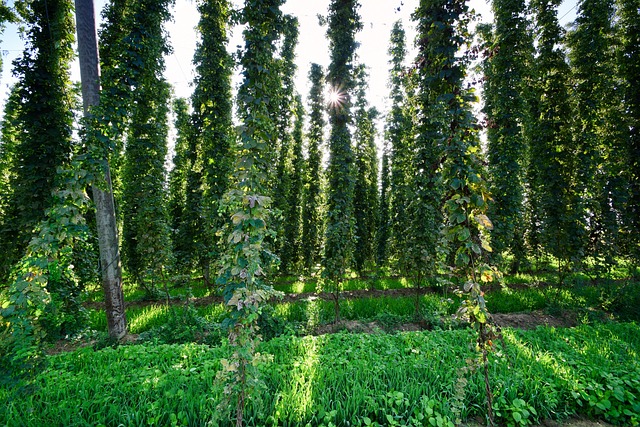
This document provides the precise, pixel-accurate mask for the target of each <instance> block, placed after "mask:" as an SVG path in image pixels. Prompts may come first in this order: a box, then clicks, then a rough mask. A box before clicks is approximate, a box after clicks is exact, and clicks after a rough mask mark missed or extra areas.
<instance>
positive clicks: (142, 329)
mask: <svg viewBox="0 0 640 427" xmlns="http://www.w3.org/2000/svg"><path fill="white" fill-rule="evenodd" d="M486 300H487V306H488V309H489V311H490V312H492V313H522V312H526V313H530V312H544V313H545V315H552V316H555V317H557V318H564V317H566V316H567V315H570V316H573V317H574V318H576V319H575V320H576V321H577V323H592V322H598V321H602V320H608V319H610V318H611V317H612V313H615V316H613V317H616V318H618V319H620V320H634V321H638V320H640V310H638V309H637V307H639V306H640V284H638V283H620V284H609V285H607V286H582V285H581V286H573V287H564V288H557V287H549V286H542V287H524V288H520V289H516V290H514V289H509V288H500V289H498V290H495V291H492V292H490V293H488V294H487V295H486ZM198 302H199V301H198V300H195V301H192V302H190V303H189V304H186V305H185V302H184V301H182V302H181V304H172V305H171V306H170V307H169V306H167V305H166V304H162V303H154V304H145V305H131V306H128V307H127V320H128V324H129V331H130V332H131V333H133V334H142V333H144V334H146V335H145V336H147V337H151V336H154V335H155V336H157V335H163V334H164V332H167V331H171V330H175V329H180V328H181V327H182V329H184V328H187V329H190V330H187V331H183V332H185V334H184V335H185V337H184V339H181V340H179V339H173V340H171V339H170V340H167V339H161V340H160V342H165V343H167V342H169V343H172V342H186V341H191V340H190V339H187V338H188V336H190V335H198V334H197V332H196V331H195V330H194V331H191V329H202V328H201V327H204V329H205V335H202V334H201V335H198V336H199V337H200V338H202V337H203V336H204V337H205V338H207V339H206V340H196V341H199V342H205V343H208V344H217V343H218V341H215V340H214V338H215V337H216V335H215V334H213V335H212V334H208V333H206V331H207V330H208V329H209V330H210V329H215V324H216V323H220V322H222V320H223V319H224V318H225V316H226V315H227V312H226V310H225V307H224V305H223V304H222V303H210V304H207V305H200V304H197V303H198ZM416 302H418V303H419V309H418V311H417V312H416ZM194 303H195V304H194ZM340 305H341V317H342V319H344V320H347V321H358V322H362V323H369V322H375V323H376V324H377V325H378V326H379V327H380V328H381V329H384V330H387V331H390V330H395V329H397V326H398V325H401V324H405V323H418V324H420V325H422V327H423V328H424V329H438V328H440V329H450V328H456V327H458V326H459V323H458V322H456V320H455V319H453V318H452V315H453V314H454V313H455V312H456V310H457V308H458V307H459V306H460V302H459V299H458V297H456V296H455V295H453V294H445V295H443V294H436V293H427V294H424V295H421V296H419V297H418V298H417V299H416V296H397V295H392V296H387V295H384V294H383V295H382V296H380V295H376V296H369V297H364V298H351V299H343V300H341V303H340ZM185 313H186V314H185ZM200 318H201V319H200ZM182 320H184V321H182ZM263 320H264V321H263V323H262V325H261V326H262V328H263V330H265V331H266V333H265V335H266V337H267V338H271V337H273V336H277V335H280V334H282V333H285V332H294V333H295V334H297V335H306V334H313V333H316V332H317V331H318V330H319V329H322V328H324V327H325V326H326V325H329V324H331V323H333V321H334V320H335V314H334V303H333V301H330V300H324V299H321V298H314V297H309V298H305V299H299V300H295V301H281V302H276V303H274V304H273V305H272V306H270V308H269V309H268V310H267V315H266V316H264V319H263ZM189 322H190V323H189ZM106 323H107V322H106V317H105V313H104V310H101V309H100V310H96V309H92V310H90V325H89V327H90V329H93V330H96V331H99V332H102V333H104V332H105V331H106ZM168 323H170V324H169V325H168ZM574 323H575V322H574ZM507 324H510V323H507ZM512 325H513V326H516V325H515V324H512ZM161 329H164V330H165V331H164V332H163V331H161ZM154 331H155V332H154ZM158 331H159V332H160V333H159V334H158V333H156V332H158ZM180 333H182V332H180ZM164 335H166V334H164Z"/></svg>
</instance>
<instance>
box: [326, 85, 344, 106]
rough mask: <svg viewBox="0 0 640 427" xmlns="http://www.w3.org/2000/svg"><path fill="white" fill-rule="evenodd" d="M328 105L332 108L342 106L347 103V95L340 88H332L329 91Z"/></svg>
mask: <svg viewBox="0 0 640 427" xmlns="http://www.w3.org/2000/svg"><path fill="white" fill-rule="evenodd" d="M326 98H327V104H329V106H330V107H332V108H337V107H339V106H341V105H342V104H343V103H344V101H345V94H344V92H342V91H341V90H340V89H339V88H335V87H330V88H329V89H328V90H327V95H326Z"/></svg>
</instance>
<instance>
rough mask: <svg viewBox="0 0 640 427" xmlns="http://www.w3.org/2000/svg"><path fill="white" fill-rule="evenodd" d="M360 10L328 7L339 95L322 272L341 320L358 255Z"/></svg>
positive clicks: (332, 82) (342, 0) (332, 75)
mask: <svg viewBox="0 0 640 427" xmlns="http://www.w3.org/2000/svg"><path fill="white" fill-rule="evenodd" d="M358 8H359V3H358V1H357V0H333V1H332V2H331V4H330V5H329V16H328V29H327V37H328V38H329V49H330V52H331V53H330V56H331V64H330V65H329V70H328V73H327V84H328V85H329V90H330V91H332V92H333V93H335V97H334V102H332V103H330V105H329V124H330V126H331V132H330V136H329V154H330V157H329V166H328V170H327V175H328V185H329V188H328V191H327V225H326V230H325V246H324V259H323V267H324V272H323V274H324V276H325V277H326V278H327V279H328V280H329V281H330V282H331V286H332V288H333V289H332V292H333V296H334V303H335V312H336V319H339V318H340V306H339V294H340V286H341V282H342V280H343V278H344V275H345V273H346V272H347V269H348V268H349V267H350V265H351V260H352V256H353V225H354V220H353V190H354V170H353V163H354V157H353V149H352V146H351V133H350V131H349V124H350V123H351V121H352V113H351V104H352V101H351V96H352V91H353V89H354V85H355V79H354V77H355V76H354V72H355V70H354V59H355V51H356V47H357V44H356V41H355V34H356V32H358V31H359V30H360V29H361V28H362V22H361V21H360V16H359V15H358V12H357V10H358Z"/></svg>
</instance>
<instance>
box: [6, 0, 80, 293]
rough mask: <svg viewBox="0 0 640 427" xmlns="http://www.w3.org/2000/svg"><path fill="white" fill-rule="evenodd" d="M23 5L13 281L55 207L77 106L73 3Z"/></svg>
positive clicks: (13, 154) (9, 246) (14, 138)
mask: <svg viewBox="0 0 640 427" xmlns="http://www.w3.org/2000/svg"><path fill="white" fill-rule="evenodd" d="M17 6H18V7H19V8H18V12H19V14H20V17H21V19H22V20H23V21H24V23H25V25H26V39H27V47H26V48H25V51H24V53H23V55H22V57H21V58H19V59H18V60H16V61H15V63H14V64H13V67H14V73H15V74H16V76H17V77H18V82H17V84H16V86H15V88H14V89H13V92H12V100H11V102H10V103H9V106H10V108H9V114H8V115H5V119H4V126H3V133H4V135H6V136H4V135H3V140H4V138H7V140H8V141H7V145H6V146H5V145H4V142H3V154H4V156H3V158H4V163H5V164H7V168H6V169H5V173H6V174H8V175H7V178H5V179H6V180H7V187H6V189H7V190H8V191H7V193H5V194H4V195H3V199H4V200H5V202H4V203H2V205H4V206H6V207H5V209H6V210H5V212H4V214H3V217H2V218H1V219H0V252H1V253H2V254H3V257H2V261H0V280H1V281H7V279H8V274H9V271H10V269H11V267H12V266H13V264H14V263H15V262H16V261H17V260H18V259H20V258H21V257H22V255H23V253H24V251H25V249H26V247H27V244H28V242H29V240H30V239H31V237H32V236H33V230H34V228H35V226H36V224H38V222H40V221H41V220H42V219H43V218H44V216H45V210H46V209H47V208H48V207H50V206H51V203H52V198H51V192H52V190H53V188H54V181H55V176H56V170H57V168H58V167H60V166H63V165H67V164H68V163H69V160H70V158H71V153H72V130H73V128H72V122H73V110H74V108H75V106H76V100H75V94H74V91H73V89H72V87H71V80H70V77H69V64H70V61H71V59H72V57H73V56H74V51H73V42H74V39H75V37H74V25H73V15H72V13H73V5H72V3H71V2H70V1H67V0H60V1H33V2H29V3H28V4H27V3H19V4H18V5H17ZM9 165H10V166H9Z"/></svg>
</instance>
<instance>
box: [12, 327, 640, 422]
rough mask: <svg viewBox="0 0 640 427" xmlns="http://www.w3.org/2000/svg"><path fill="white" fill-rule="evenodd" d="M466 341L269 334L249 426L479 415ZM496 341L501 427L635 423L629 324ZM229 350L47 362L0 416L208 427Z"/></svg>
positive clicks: (113, 351)
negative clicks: (572, 419)
mask: <svg viewBox="0 0 640 427" xmlns="http://www.w3.org/2000/svg"><path fill="white" fill-rule="evenodd" d="M473 340H474V336H473V333H472V331H468V330H457V331H433V332H407V333H399V334H394V335H387V334H369V335H367V334H344V333H339V334H334V335H323V336H318V337H313V336H307V337H303V338H298V337H292V336H283V337H280V338H276V339H273V340H271V341H269V342H267V343H264V344H262V345H261V347H260V348H259V349H258V350H259V351H260V352H262V353H265V354H271V355H272V356H273V361H272V362H271V363H266V364H264V365H261V366H260V369H261V372H262V375H263V379H264V381H265V384H266V389H265V390H264V391H263V392H262V394H261V396H263V398H262V399H257V400H256V399H254V400H252V401H251V403H250V404H249V407H248V408H247V417H246V421H247V423H246V425H248V426H305V425H309V426H327V427H328V426H330V425H335V426H347V425H349V426H364V425H398V426H400V425H406V426H417V425H430V424H429V418H433V419H434V420H436V418H437V417H440V419H441V420H449V421H454V420H456V419H457V418H460V419H461V420H469V419H472V418H475V417H480V418H484V417H485V415H486V412H485V403H484V394H483V383H482V380H481V378H480V373H479V371H476V370H473V369H471V370H469V367H470V365H469V364H468V363H469V362H468V360H469V359H472V358H473V357H474V352H473V351H472V350H470V348H472V346H471V345H470V344H471V343H472V342H473ZM504 340H505V342H506V348H499V349H500V353H501V354H502V356H500V355H499V354H497V353H496V354H493V355H492V356H491V363H490V376H491V384H492V388H493V391H494V397H495V402H496V408H495V409H496V411H497V413H498V414H499V417H500V421H501V422H502V423H505V424H507V423H511V425H531V424H532V423H538V422H540V421H541V420H542V419H546V418H552V419H562V418H564V417H568V416H571V415H580V416H585V417H589V418H594V419H601V420H606V421H608V422H612V423H614V424H618V425H625V426H633V425H638V422H639V421H640V362H639V360H640V357H639V356H640V327H639V326H638V325H637V324H634V323H627V324H614V323H611V324H598V325H595V326H587V325H583V326H580V327H578V328H572V329H553V328H547V327H540V328H538V329H536V330H534V331H519V330H510V329H508V330H506V331H504ZM230 351H231V349H230V348H229V347H228V346H227V345H221V346H216V347H210V346H206V345H195V344H186V345H133V346H121V347H118V348H105V349H103V350H100V351H94V350H92V349H91V348H85V349H80V350H77V351H75V352H73V353H66V354H60V355H56V356H51V357H49V359H48V366H47V368H46V369H45V370H44V371H42V373H40V374H39V375H38V376H37V377H36V379H35V381H34V383H33V384H32V386H31V388H30V393H28V394H22V395H21V396H20V398H16V396H14V395H13V394H12V393H13V391H12V390H7V389H1V388H0V420H3V422H4V424H5V425H7V426H10V427H11V426H26V427H29V426H41V425H47V426H86V425H94V426H100V425H104V426H106V425H126V426H143V425H145V426H146V425H163V426H164V425H167V426H171V425H176V426H204V425H207V423H208V422H210V421H212V420H214V419H215V418H216V415H220V414H221V413H220V412H219V411H218V409H217V407H218V404H219V403H220V402H221V399H222V398H223V391H222V389H221V387H222V386H221V385H220V384H218V383H217V382H216V380H215V376H216V374H217V372H218V371H219V370H220V367H221V364H220V359H221V358H224V357H228V355H229V353H230ZM525 411H526V412H525ZM525 415H526V418H523V416H525ZM420 417H422V418H420ZM523 419H524V420H525V422H524V423H522V422H518V424H516V420H523ZM434 422H435V421H434ZM209 425H218V424H215V423H211V424H209ZM219 425H231V423H230V422H228V421H226V420H224V419H222V420H219ZM443 425H446V424H443Z"/></svg>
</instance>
